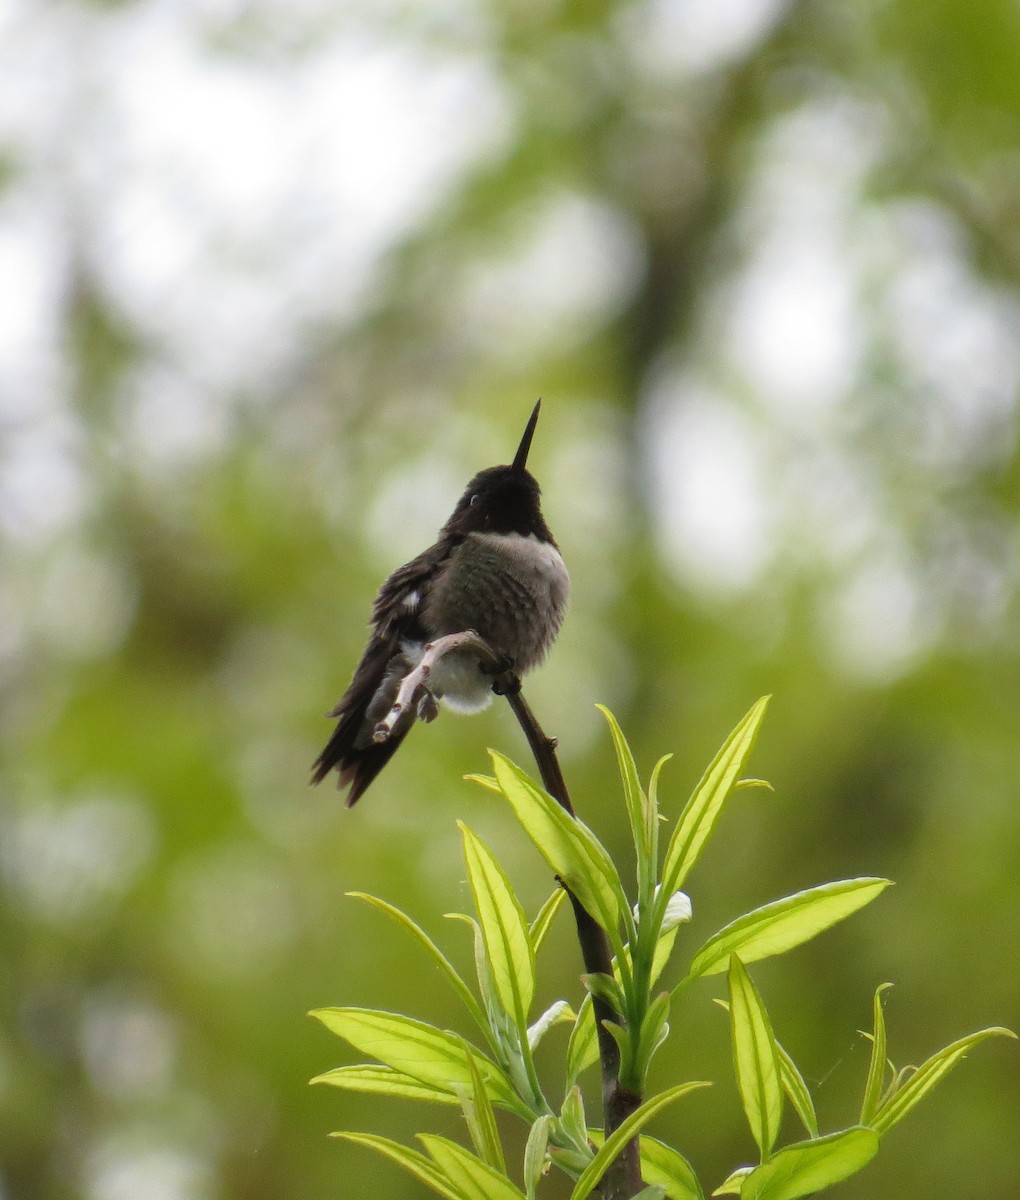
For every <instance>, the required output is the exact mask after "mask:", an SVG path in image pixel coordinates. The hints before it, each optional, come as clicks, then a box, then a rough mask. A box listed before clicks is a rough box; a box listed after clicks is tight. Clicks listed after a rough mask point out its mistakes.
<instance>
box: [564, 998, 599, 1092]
mask: <svg viewBox="0 0 1020 1200" xmlns="http://www.w3.org/2000/svg"><path fill="white" fill-rule="evenodd" d="M598 1060H599V1039H598V1029H597V1028H596V1026H595V1013H594V1010H593V1009H592V1002H591V993H589V994H588V995H586V996H585V998H584V1000H583V1001H582V1002H581V1007H580V1008H579V1009H578V1010H577V1020H576V1021H575V1022H574V1028H573V1029H572V1030H571V1031H570V1040H569V1041H568V1042H567V1086H568V1087H573V1085H574V1084H575V1083H576V1082H577V1077H578V1075H580V1074H581V1072H582V1071H583V1070H585V1068H587V1067H590V1066H591V1065H592V1064H593V1063H597V1062H598Z"/></svg>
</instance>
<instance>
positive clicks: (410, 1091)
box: [309, 1064, 457, 1104]
mask: <svg viewBox="0 0 1020 1200" xmlns="http://www.w3.org/2000/svg"><path fill="white" fill-rule="evenodd" d="M309 1083H328V1084H329V1085H330V1086H331V1087H338V1088H343V1090H344V1091H347V1092H372V1093H375V1094H377V1095H386V1096H405V1097H406V1098H407V1099H408V1100H428V1101H430V1102H431V1103H434V1104H456V1103H457V1097H456V1096H455V1095H454V1094H453V1092H451V1091H450V1090H448V1089H444V1088H439V1087H436V1086H435V1085H434V1084H431V1083H422V1082H421V1080H420V1079H415V1078H414V1077H413V1076H411V1075H403V1074H401V1072H400V1071H394V1070H393V1069H392V1068H390V1067H377V1066H373V1065H371V1064H365V1065H363V1066H357V1067H335V1068H334V1069H333V1070H332V1071H323V1073H322V1074H321V1075H316V1076H315V1078H314V1079H310V1080H309Z"/></svg>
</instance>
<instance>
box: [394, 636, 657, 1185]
mask: <svg viewBox="0 0 1020 1200" xmlns="http://www.w3.org/2000/svg"><path fill="white" fill-rule="evenodd" d="M464 651H471V652H472V653H474V654H477V656H478V660H479V663H480V665H481V666H482V668H483V669H484V670H485V671H487V672H488V673H489V674H491V675H492V680H493V682H492V690H493V691H494V692H495V693H496V694H497V695H499V696H505V697H506V699H507V703H508V704H509V705H510V707H511V708H512V709H513V713H514V716H515V717H516V718H517V721H518V723H519V724H520V727H521V729H522V730H523V731H524V736H525V737H526V738H527V739H528V745H529V746H530V747H531V752H532V754H533V755H534V756H535V762H536V763H537V764H538V770H539V773H540V774H541V776H542V782H543V783H544V784H545V789H546V791H547V792H548V793H549V795H550V796H552V798H553V799H554V800H556V801H557V802H558V803H559V804H560V805H562V806H563V808H565V809H566V811H567V812H568V813H570V815H571V816H572V817H573V816H574V815H575V813H574V806H573V805H572V804H571V803H570V794H569V793H568V792H567V785H566V782H565V781H564V778H563V772H562V771H561V770H560V764H559V759H557V757H556V744H557V743H556V739H555V738H551V737H547V736H546V734H545V732H544V730H543V729H542V727H541V725H539V723H538V721H537V720H536V719H535V714H534V713H533V712H532V711H531V708H530V706H529V705H528V702H527V701H526V700H525V699H524V697H523V696H522V695H521V681H520V679H519V678H518V677H517V676H516V675H515V674H514V673H513V671H512V670H511V669H510V668H509V667H508V666H507V663H506V660H505V659H503V658H501V657H500V656H499V655H497V654H496V653H495V652H494V651H493V649H492V647H491V646H490V645H489V644H488V642H486V641H485V639H484V638H481V637H479V636H478V634H477V633H475V631H474V630H473V629H465V630H464V631H463V632H462V633H450V634H446V635H445V636H444V637H441V638H436V640H435V641H434V642H430V643H429V644H428V645H427V646H426V647H425V652H424V654H423V655H422V657H421V660H420V661H419V663H418V665H417V666H416V667H415V668H414V670H412V671H410V672H408V674H407V675H406V676H405V677H404V679H403V680H402V681H401V684H400V689H399V691H398V693H397V696H396V699H395V700H394V702H393V705H392V707H391V708H390V711H389V713H387V714H386V716H385V717H384V718H383V720H382V721H380V722H379V724H378V725H377V726H376V729H375V740H376V741H377V742H383V741H385V740H386V739H387V738H388V737H390V736H391V735H392V734H393V732H394V730H395V729H396V728H397V727H398V725H399V724H400V723H401V722H402V721H406V720H407V718H408V715H409V714H412V713H414V712H415V709H416V706H417V704H418V702H419V700H421V699H422V698H423V697H425V696H426V695H427V693H428V680H429V676H430V674H431V672H432V670H433V669H434V667H435V665H436V664H437V663H438V662H439V661H440V660H441V659H442V658H443V657H444V656H445V655H447V654H452V653H460V652H464ZM560 884H561V886H562V887H564V889H565V890H566V893H567V895H568V896H569V897H570V903H571V905H572V906H573V909H574V921H575V923H576V925H577V940H578V942H579V943H580V945H581V958H582V959H583V961H584V969H585V971H587V973H588V974H589V975H595V974H601V975H608V976H610V977H612V975H613V955H612V951H611V950H610V946H609V940H608V938H607V937H606V933H605V930H604V929H603V928H602V926H601V925H599V923H598V922H597V921H596V920H595V918H594V917H593V916H592V915H591V913H589V912H588V910H587V909H586V908H585V907H584V906H583V905H582V904H581V902H580V901H579V900H578V899H577V897H576V896H575V895H574V893H573V892H572V891H571V890H570V888H568V887H567V886H566V884H564V883H563V881H562V880H560ZM621 965H623V964H621ZM592 1008H593V1011H594V1014H595V1031H596V1034H597V1036H598V1043H599V1056H600V1058H601V1060H602V1108H603V1120H604V1124H605V1131H606V1137H607V1138H608V1137H609V1136H610V1135H611V1134H613V1133H614V1132H615V1131H616V1130H617V1129H618V1128H619V1127H620V1125H621V1124H623V1122H624V1121H625V1120H626V1119H627V1117H628V1116H630V1114H631V1113H632V1112H634V1110H635V1109H636V1108H638V1107H639V1106H640V1104H641V1096H640V1094H639V1093H638V1092H634V1091H631V1090H630V1089H629V1088H625V1087H621V1086H620V1049H619V1047H618V1046H617V1044H616V1041H615V1039H614V1038H613V1035H612V1034H611V1033H610V1032H609V1030H608V1029H607V1028H606V1025H605V1022H607V1021H614V1022H616V1023H619V1021H620V1019H621V1014H619V1013H617V1012H615V1011H614V1010H613V1008H612V1007H611V1006H610V1005H609V1004H607V1003H606V1002H605V1000H601V999H599V997H598V996H596V995H595V994H594V993H592ZM642 1187H643V1184H642V1181H641V1156H640V1151H639V1145H638V1139H637V1138H636V1137H635V1138H631V1140H630V1141H629V1142H628V1143H627V1145H626V1146H624V1148H623V1150H621V1151H620V1154H619V1155H618V1156H617V1158H616V1160H615V1161H614V1162H613V1163H612V1164H611V1165H610V1166H609V1168H608V1169H607V1170H606V1173H605V1174H604V1175H603V1176H602V1181H601V1183H600V1184H599V1193H600V1195H601V1196H602V1200H630V1198H631V1197H632V1196H636V1195H637V1194H638V1192H640V1191H641V1189H642Z"/></svg>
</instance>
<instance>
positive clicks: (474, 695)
mask: <svg viewBox="0 0 1020 1200" xmlns="http://www.w3.org/2000/svg"><path fill="white" fill-rule="evenodd" d="M541 403H542V402H541V400H540V401H539V402H538V403H537V404H536V405H535V408H534V410H533V412H532V414H531V417H530V419H529V421H528V425H527V428H526V429H525V430H524V436H523V437H522V438H521V444H520V446H519V447H518V448H517V453H516V455H515V456H514V460H513V462H512V463H511V464H510V465H509V466H506V467H489V468H488V470H485V471H479V473H478V474H477V475H476V476H475V477H474V479H472V480H471V482H470V483H469V484H468V485H467V487H466V488H465V490H464V494H463V496H461V498H460V500H459V501H458V502H457V507H456V508H455V509H454V510H453V515H452V516H451V517H450V519H449V520H448V521H447V522H446V524H445V525H444V526H443V528H442V529H441V530H440V531H439V538H438V540H437V541H436V543H435V545H434V546H431V547H429V549H428V550H425V551H424V552H423V553H421V554H419V555H418V557H417V558H413V559H412V560H411V561H410V562H409V563H407V564H405V565H404V566H402V567H400V568H399V569H398V570H396V571H394V572H393V574H392V575H391V576H390V577H389V579H387V580H386V582H385V583H384V584H383V585H382V587H381V588H380V590H379V595H378V596H377V597H376V600H375V605H374V607H373V609H372V621H371V625H372V635H371V637H370V639H369V642H368V645H367V647H366V648H365V652H364V653H363V654H362V656H361V661H360V662H359V663H358V666H357V669H356V670H355V672H354V678H353V679H352V680H351V682H350V685H349V687H348V688H347V691H346V692H344V694H343V697H342V698H341V700H340V702H339V703H338V704H337V705H336V707H335V708H334V709H333V710H332V711H331V712H330V713H328V714H327V715H328V716H330V717H338V718H339V722H338V724H337V727H336V729H335V730H334V732H333V736H332V737H331V738H330V739H329V742H328V743H327V744H326V747H325V749H324V750H323V751H322V753H321V754H320V755H319V757H318V758H317V759H316V761H315V763H314V764H313V766H312V782H313V783H319V782H321V781H322V780H323V779H325V777H326V776H327V775H328V774H329V772H330V771H332V770H333V769H334V768H335V769H336V770H337V772H338V773H339V777H340V778H339V783H338V786H339V787H340V788H341V789H342V788H345V787H348V786H349V787H350V791H349V792H348V794H347V804H348V805H352V804H355V803H357V801H358V800H359V799H360V798H361V796H362V795H363V794H364V792H365V789H366V788H367V787H368V786H369V784H370V783H371V782H372V780H373V779H375V777H376V776H377V775H378V774H379V772H380V771H381V770H382V769H383V767H385V765H386V764H387V762H389V760H390V758H391V757H392V756H393V754H394V753H395V752H396V750H397V747H398V746H399V745H400V743H401V742H402V741H403V740H404V738H405V737H406V736H407V733H408V731H409V730H410V727H411V725H412V724H413V723H414V718H415V715H417V716H420V717H421V718H422V719H424V720H431V719H432V717H434V716H435V714H436V704H435V701H436V700H443V701H444V702H445V703H446V704H447V705H448V706H449V707H450V708H452V709H454V710H456V711H460V712H476V711H478V710H479V709H482V708H484V707H485V706H486V705H487V704H488V703H489V701H490V700H491V698H492V673H491V670H490V672H489V673H488V674H486V672H485V671H484V670H483V667H482V664H481V662H480V661H479V658H478V656H477V654H472V653H471V652H470V651H467V650H464V651H460V650H458V651H456V652H454V653H451V654H448V655H446V656H445V657H443V658H441V659H440V660H439V662H437V663H436V665H435V667H434V668H433V670H432V673H431V674H430V675H429V678H428V691H427V694H426V695H425V696H424V697H423V700H422V702H421V703H420V704H419V706H418V711H417V714H415V712H414V711H410V712H408V714H406V717H405V718H403V719H402V720H401V721H400V722H399V723H398V724H397V725H396V726H395V727H394V728H393V729H392V731H391V732H389V734H388V736H386V738H385V740H378V739H376V737H375V736H374V735H375V733H376V727H377V726H378V724H379V722H380V721H382V720H383V718H385V717H386V716H387V714H388V713H389V711H390V709H391V707H392V705H393V701H394V699H395V698H396V695H397V689H398V688H399V686H400V682H401V680H402V679H403V678H404V677H405V676H406V675H407V674H408V672H410V671H412V670H413V669H414V668H415V667H416V666H417V664H418V663H419V662H420V661H421V658H422V655H423V654H424V652H425V647H426V645H427V644H428V643H429V642H432V641H435V640H436V639H437V638H440V637H444V636H445V635H447V634H454V633H461V632H463V631H465V630H469V629H471V630H474V631H475V632H476V633H477V634H479V635H480V636H481V637H482V638H484V639H485V641H486V642H488V644H489V645H490V646H491V647H492V649H493V651H494V652H495V653H496V655H497V656H499V657H500V658H502V660H503V662H504V663H505V664H506V667H507V669H508V670H512V671H513V672H514V673H515V674H517V675H522V674H524V673H525V672H526V671H530V670H531V669H532V667H535V666H537V665H538V664H539V663H540V662H541V661H542V659H543V658H544V657H545V655H546V652H547V651H548V649H549V647H550V646H551V645H552V643H553V641H554V639H555V637H556V635H557V633H558V632H559V629H560V625H561V624H562V623H563V615H564V612H565V611H566V607H567V597H568V595H569V591H570V579H569V577H568V575H567V569H566V567H565V566H564V565H563V559H562V558H561V557H560V552H559V549H558V548H557V546H556V542H555V541H554V539H553V536H552V534H551V533H550V532H549V526H548V525H546V523H545V519H544V517H543V516H542V509H541V505H540V502H539V495H540V489H539V486H538V482H537V481H536V479H535V477H534V476H533V475H532V474H531V473H530V472H529V471H528V470H527V469H526V467H525V464H526V462H527V459H528V451H529V450H530V448H531V439H532V437H533V436H534V433H535V425H536V424H537V422H538V413H539V409H540V407H541Z"/></svg>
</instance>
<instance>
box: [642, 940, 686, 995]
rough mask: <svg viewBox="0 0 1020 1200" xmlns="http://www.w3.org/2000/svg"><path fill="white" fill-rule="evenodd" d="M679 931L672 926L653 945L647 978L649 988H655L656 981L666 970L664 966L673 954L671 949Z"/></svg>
mask: <svg viewBox="0 0 1020 1200" xmlns="http://www.w3.org/2000/svg"><path fill="white" fill-rule="evenodd" d="M679 930H680V926H679V925H674V926H673V928H672V929H667V930H666V932H665V933H664V934H663V935H662V936H661V937H660V938H659V940H658V941H657V942H656V943H655V953H654V955H653V956H652V972H651V974H650V975H649V977H648V986H649V987H654V986H655V982H656V980H657V979H658V978H659V976H660V975H661V974H662V972H663V971H664V970H665V969H666V964H667V963H668V962H669V956H670V955H671V954H672V953H673V947H674V945H675V944H676V935H677V933H678V932H679Z"/></svg>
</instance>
